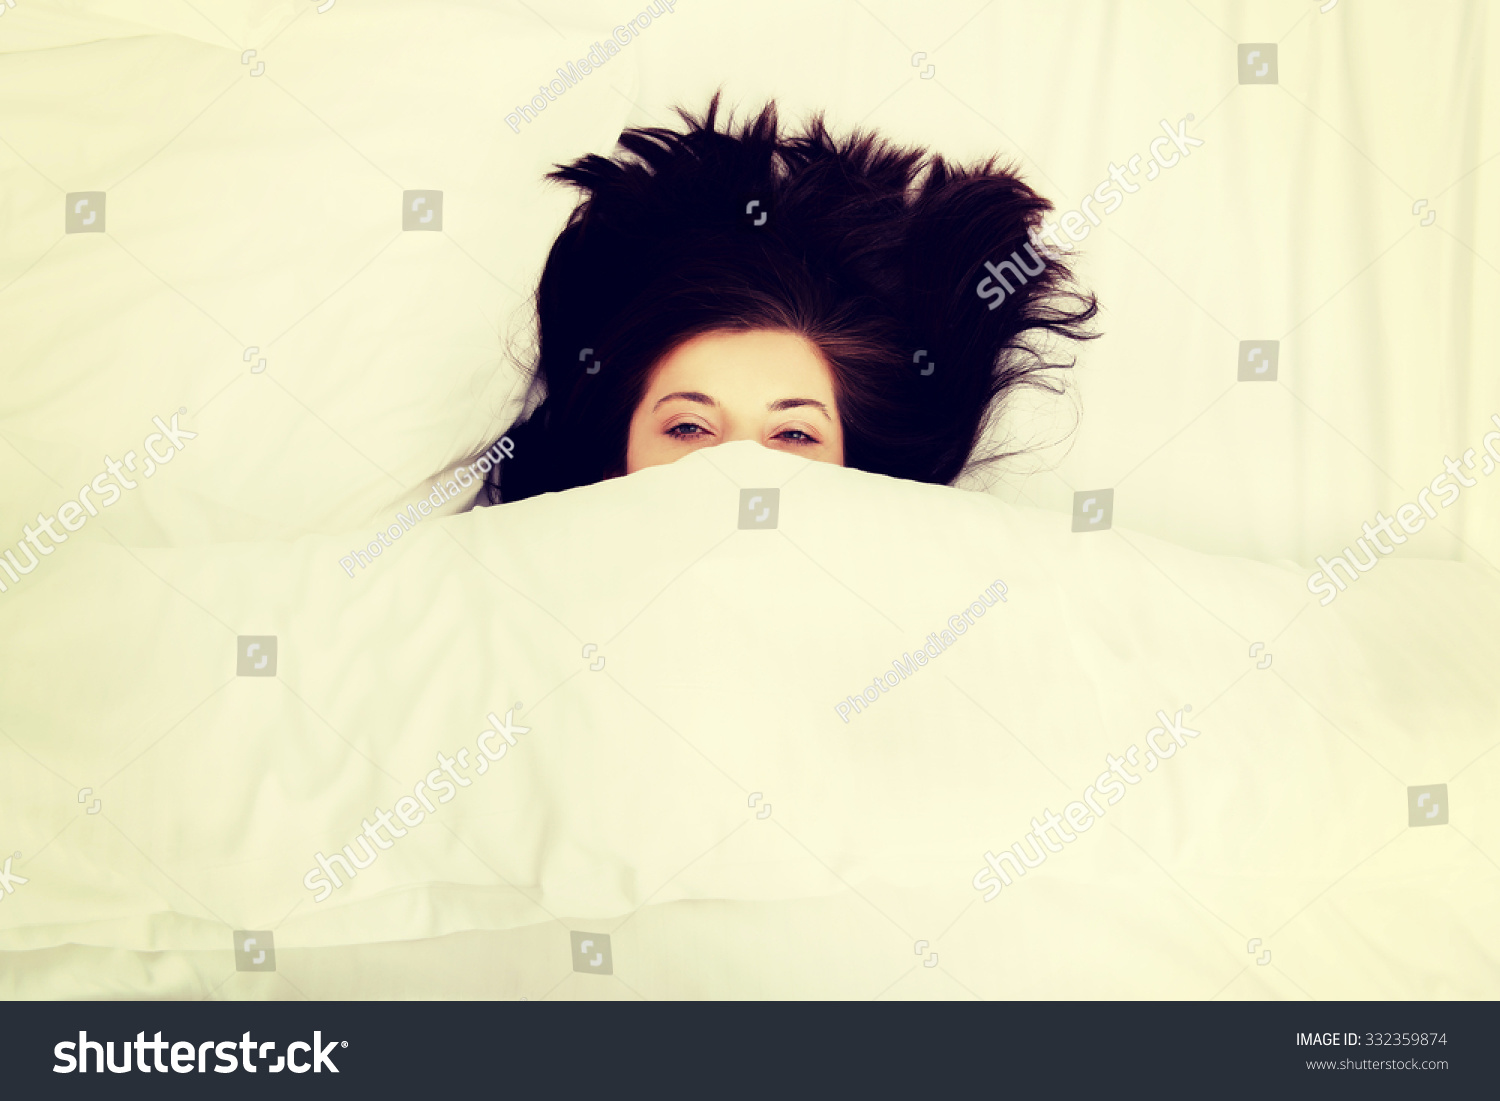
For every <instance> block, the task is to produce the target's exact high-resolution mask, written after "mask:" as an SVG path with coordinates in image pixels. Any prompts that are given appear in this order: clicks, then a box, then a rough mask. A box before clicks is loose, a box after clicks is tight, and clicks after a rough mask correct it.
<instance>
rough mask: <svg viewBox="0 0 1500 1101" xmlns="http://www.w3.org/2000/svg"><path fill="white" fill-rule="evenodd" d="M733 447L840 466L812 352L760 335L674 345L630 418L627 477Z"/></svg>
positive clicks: (839, 444)
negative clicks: (745, 445) (747, 445)
mask: <svg viewBox="0 0 1500 1101" xmlns="http://www.w3.org/2000/svg"><path fill="white" fill-rule="evenodd" d="M730 440H754V441H755V442H756V443H758V444H760V445H761V446H762V447H770V448H774V449H776V450H777V451H790V452H791V453H792V454H794V455H803V456H805V457H807V458H809V459H816V460H818V461H819V462H825V463H836V464H837V465H839V466H843V465H844V433H843V429H842V427H841V426H840V424H839V411H838V406H837V405H836V404H835V402H834V398H833V374H832V372H830V371H829V369H828V364H827V363H826V362H825V361H824V359H823V355H822V353H821V352H819V351H818V349H817V346H816V345H814V344H812V343H810V342H809V341H808V340H806V339H805V338H803V337H801V336H798V335H797V334H795V333H789V332H781V331H772V330H761V329H754V330H733V331H717V332H711V333H704V334H702V335H701V336H696V337H693V338H692V339H691V340H688V341H685V342H683V343H682V344H679V345H678V346H677V347H676V348H674V349H673V350H672V351H670V352H668V353H667V354H666V355H665V356H663V357H662V358H661V360H660V361H659V362H658V363H657V364H656V366H655V367H654V368H653V369H652V371H651V377H650V379H649V380H648V382H647V383H646V392H645V394H644V396H643V397H642V398H641V403H640V404H639V405H637V406H636V409H635V414H634V415H633V416H632V417H631V419H630V439H629V442H628V444H627V446H626V449H625V473H627V474H633V473H635V472H636V471H637V470H641V469H643V468H645V467H648V466H662V465H664V464H666V463H675V462H676V461H677V460H678V459H680V458H682V457H683V456H684V455H686V454H688V453H689V452H690V451H696V450H697V449H698V448H700V447H713V446H715V445H716V444H721V443H727V442H729V441H730Z"/></svg>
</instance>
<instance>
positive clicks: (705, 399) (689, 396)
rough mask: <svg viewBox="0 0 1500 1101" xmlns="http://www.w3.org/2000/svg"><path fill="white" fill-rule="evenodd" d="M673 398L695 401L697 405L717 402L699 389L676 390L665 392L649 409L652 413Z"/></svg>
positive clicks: (716, 403) (715, 403)
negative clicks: (669, 392)
mask: <svg viewBox="0 0 1500 1101" xmlns="http://www.w3.org/2000/svg"><path fill="white" fill-rule="evenodd" d="M673 398H682V399H683V400H684V401H695V402H697V403H698V404H699V405H718V404H719V403H718V402H716V401H714V399H713V398H711V397H709V396H708V395H707V394H705V393H702V392H701V391H698V390H678V391H676V392H675V393H671V394H667V395H665V396H664V397H662V398H661V399H660V400H658V401H657V403H656V404H655V405H653V406H652V407H651V411H652V412H653V413H654V412H656V411H657V410H658V409H660V408H661V407H662V406H663V405H664V404H666V403H667V402H669V401H671V400H672V399H673Z"/></svg>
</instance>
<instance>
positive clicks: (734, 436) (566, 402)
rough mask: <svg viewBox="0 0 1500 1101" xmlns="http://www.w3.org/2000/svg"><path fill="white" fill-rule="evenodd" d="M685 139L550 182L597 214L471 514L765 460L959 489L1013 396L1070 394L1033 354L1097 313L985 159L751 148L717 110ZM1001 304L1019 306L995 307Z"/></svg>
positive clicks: (653, 137) (772, 143)
mask: <svg viewBox="0 0 1500 1101" xmlns="http://www.w3.org/2000/svg"><path fill="white" fill-rule="evenodd" d="M678 113H679V115H681V117H682V119H683V122H684V124H685V127H684V129H683V130H682V131H680V132H679V131H674V130H667V129H661V128H654V127H653V128H642V129H632V130H627V131H625V132H624V133H623V134H621V136H620V142H619V144H620V146H621V147H622V148H623V150H624V152H623V153H621V154H620V155H618V156H616V157H615V158H613V159H611V158H605V157H600V156H596V155H593V154H590V155H588V156H585V157H582V158H580V159H579V160H577V161H574V162H573V163H572V164H570V165H567V166H559V168H558V170H557V171H556V172H553V173H551V175H550V177H549V178H550V179H555V180H560V181H563V182H565V183H569V184H572V185H573V186H574V187H576V188H578V189H579V190H580V191H581V192H583V193H584V196H585V197H584V199H583V201H582V202H581V203H580V204H579V206H578V208H577V209H576V210H575V211H574V212H573V215H572V217H571V218H570V219H569V221H568V225H567V227H566V228H565V229H564V230H563V231H562V233H561V234H560V235H559V236H558V238H557V241H556V242H555V243H554V244H553V246H552V251H551V253H550V255H549V256H548V258H547V264H546V267H545V269H544V270H543V272H542V277H541V283H540V286H539V287H538V290H537V306H538V314H539V321H540V342H539V359H538V362H537V365H536V368H535V370H534V372H533V374H532V376H531V380H530V390H529V393H528V398H527V403H526V406H527V408H528V409H530V410H531V412H530V413H529V415H527V416H525V417H524V420H523V421H522V422H520V423H518V424H516V425H514V426H513V427H511V428H510V429H509V430H508V431H507V433H506V435H507V436H509V438H510V440H511V441H512V442H513V443H514V446H515V451H514V455H513V456H512V457H510V458H509V459H508V460H507V461H506V462H505V463H503V464H498V465H496V466H495V468H494V470H493V471H492V473H491V474H490V481H489V483H488V484H487V485H486V487H485V490H486V491H485V492H484V493H482V494H481V500H480V502H479V503H492V504H493V503H499V502H500V501H502V500H503V501H514V500H520V499H522V498H525V497H530V496H533V495H535V494H538V493H545V492H549V491H553V490H562V489H569V488H571V487H574V486H580V485H587V484H590V483H593V482H597V481H601V480H603V479H605V478H611V477H617V476H619V475H622V474H630V473H633V472H634V471H636V470H639V469H642V468H643V467H647V466H654V465H659V464H662V463H668V462H673V461H675V460H676V459H678V458H680V457H682V456H683V455H685V454H687V453H688V452H690V451H693V450H695V449H697V448H700V447H709V446H713V445H715V444H718V443H724V442H727V441H729V440H738V439H754V440H757V441H759V442H760V443H762V444H763V445H764V446H766V447H774V448H781V449H785V450H788V451H792V452H794V453H796V454H800V455H805V456H806V457H808V458H811V459H816V460H821V461H824V462H831V463H839V464H842V465H846V466H853V467H858V468H859V469H862V470H868V471H872V472H875V473H879V474H887V475H891V476H894V477H899V478H910V479H914V480H917V481H924V482H936V483H942V484H948V483H951V482H952V481H953V480H954V479H956V478H957V477H958V476H959V474H961V473H962V472H963V471H964V470H965V469H966V468H968V467H970V466H971V465H974V464H977V463H985V462H991V461H993V460H995V459H997V458H1002V457H1003V456H1002V455H983V456H977V455H976V454H975V452H976V449H977V448H978V446H979V442H980V440H981V438H982V437H983V436H984V433H985V430H986V428H987V427H988V426H989V425H990V423H991V420H992V418H993V416H994V415H995V414H996V413H997V411H998V408H999V405H1000V401H1001V399H1002V398H1003V396H1004V395H1005V394H1006V393H1008V392H1009V391H1010V390H1012V389H1013V388H1014V387H1016V386H1019V385H1023V384H1032V385H1039V386H1043V387H1046V388H1048V389H1053V390H1056V389H1059V388H1058V387H1056V386H1053V385H1051V384H1050V382H1049V377H1048V376H1043V375H1041V374H1040V372H1043V371H1046V370H1048V369H1051V368H1058V367H1066V366H1070V364H1057V363H1049V362H1047V361H1046V359H1045V358H1044V357H1043V355H1042V354H1041V350H1040V349H1039V348H1037V347H1035V346H1034V345H1033V344H1032V343H1031V338H1033V337H1036V336H1045V335H1046V334H1054V335H1057V336H1061V337H1065V338H1069V339H1075V340H1083V339H1090V338H1091V337H1092V336H1093V335H1096V334H1092V333H1089V332H1088V331H1087V330H1086V323H1087V322H1088V321H1090V320H1091V319H1092V318H1093V317H1094V315H1095V314H1096V313H1097V312H1098V306H1097V304H1096V302H1095V300H1094V298H1093V297H1092V296H1085V295H1082V294H1079V293H1077V292H1075V291H1072V290H1071V289H1070V286H1071V273H1070V272H1069V271H1068V269H1067V268H1066V266H1065V265H1063V264H1062V263H1060V262H1059V260H1058V258H1057V257H1056V255H1054V254H1051V253H1048V252H1047V251H1046V250H1044V249H1039V248H1038V247H1036V237H1035V233H1036V229H1037V227H1038V225H1039V223H1040V220H1041V217H1042V215H1043V213H1044V212H1045V211H1047V210H1049V209H1051V205H1052V204H1051V203H1049V202H1048V201H1047V200H1046V199H1043V198H1042V197H1041V196H1039V195H1037V194H1036V193H1035V192H1034V191H1032V190H1031V189H1030V188H1029V187H1027V186H1026V184H1024V183H1023V182H1021V180H1020V178H1019V177H1018V176H1017V175H1016V174H1015V173H1014V172H1013V171H1012V170H1009V169H1005V168H997V167H995V164H994V161H993V159H992V160H990V161H989V162H986V163H985V164H983V165H979V166H975V167H971V168H959V167H955V166H951V165H949V164H947V163H945V162H944V161H943V159H942V158H941V157H938V156H929V155H928V154H927V153H926V151H925V150H922V149H905V148H899V147H895V146H892V145H891V144H890V143H888V142H886V141H883V140H881V139H879V138H878V137H876V136H873V135H868V134H859V133H856V134H854V135H852V136H851V137H849V138H848V139H846V140H843V141H836V140H835V139H834V138H833V137H832V136H831V135H830V134H829V133H828V131H827V130H826V129H825V127H824V125H823V121H822V119H821V117H818V118H815V119H814V120H813V121H812V122H811V123H810V124H809V125H808V126H807V128H806V129H805V130H804V131H803V132H802V133H800V134H794V135H786V136H783V135H781V134H780V133H779V132H778V125H777V118H776V111H775V105H774V104H768V105H767V106H766V107H765V108H764V109H763V110H762V111H761V113H760V114H759V115H758V116H757V117H756V118H754V119H753V120H752V121H750V122H748V123H746V124H744V125H743V126H741V127H740V128H739V130H738V131H737V132H736V131H735V129H734V126H733V123H732V122H731V121H729V120H725V124H724V127H723V129H722V130H721V129H720V128H719V125H718V123H719V118H718V114H719V97H718V95H715V96H714V98H713V100H712V101H711V102H710V103H709V106H708V109H707V111H706V112H705V113H704V115H703V116H702V117H701V118H694V117H693V116H692V115H690V114H688V113H686V112H683V111H680V110H679V112H678ZM1002 288H1003V289H1002Z"/></svg>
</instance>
